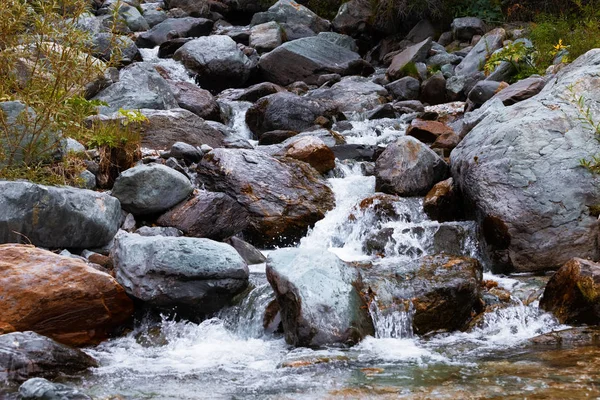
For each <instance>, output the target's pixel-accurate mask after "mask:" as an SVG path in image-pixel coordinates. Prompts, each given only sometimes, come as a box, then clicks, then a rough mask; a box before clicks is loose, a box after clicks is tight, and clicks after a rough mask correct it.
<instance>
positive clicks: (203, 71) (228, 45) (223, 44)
mask: <svg viewBox="0 0 600 400" xmlns="http://www.w3.org/2000/svg"><path fill="white" fill-rule="evenodd" d="M173 58H174V59H175V60H178V61H181V62H182V63H183V65H185V67H186V68H187V69H188V70H190V71H192V72H194V73H195V74H197V75H196V80H197V82H198V83H199V84H200V86H202V87H204V88H206V89H208V90H213V91H217V92H218V91H221V90H223V89H227V88H230V87H239V86H242V85H243V84H244V83H246V81H247V80H248V78H249V77H250V69H251V61H250V59H249V58H248V57H246V55H245V54H244V53H243V52H242V51H241V50H240V49H239V48H238V47H237V45H236V43H235V42H234V41H233V39H231V38H230V37H229V36H225V35H212V36H206V37H201V38H198V39H194V40H191V41H189V42H187V43H186V44H184V45H183V46H181V47H180V48H179V49H178V50H177V51H176V52H175V54H173Z"/></svg>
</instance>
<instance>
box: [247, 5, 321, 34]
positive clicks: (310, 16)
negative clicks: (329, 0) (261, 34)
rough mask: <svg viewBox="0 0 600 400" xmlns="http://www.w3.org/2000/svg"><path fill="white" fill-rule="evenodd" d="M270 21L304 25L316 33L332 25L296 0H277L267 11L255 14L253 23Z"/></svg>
mask: <svg viewBox="0 0 600 400" xmlns="http://www.w3.org/2000/svg"><path fill="white" fill-rule="evenodd" d="M270 21H275V22H279V23H285V24H289V25H304V26H307V27H308V28H310V29H311V30H312V31H313V32H315V33H319V32H323V31H328V30H329V28H330V26H331V24H330V23H329V21H327V20H326V19H323V18H321V17H319V16H318V15H317V14H315V13H314V12H312V11H311V10H309V9H308V8H306V7H305V6H303V5H301V4H298V3H296V2H295V1H294V0H279V1H277V3H275V4H273V5H272V6H271V7H270V8H269V9H268V10H267V11H265V12H259V13H256V14H254V16H253V17H252V22H251V24H252V25H259V24H264V23H266V22H270Z"/></svg>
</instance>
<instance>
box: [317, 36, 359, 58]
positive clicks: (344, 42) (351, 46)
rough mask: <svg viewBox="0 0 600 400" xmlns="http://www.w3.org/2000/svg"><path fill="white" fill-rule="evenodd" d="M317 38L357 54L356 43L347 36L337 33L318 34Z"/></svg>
mask: <svg viewBox="0 0 600 400" xmlns="http://www.w3.org/2000/svg"><path fill="white" fill-rule="evenodd" d="M317 36H318V37H320V38H323V39H325V40H329V41H330V42H331V43H333V44H337V45H338V46H342V47H345V48H347V49H348V50H350V51H353V52H355V53H358V46H357V45H356V41H355V40H354V39H353V38H352V37H350V36H348V35H344V34H341V33H337V32H320V33H319V34H318V35H317Z"/></svg>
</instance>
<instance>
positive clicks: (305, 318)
mask: <svg viewBox="0 0 600 400" xmlns="http://www.w3.org/2000/svg"><path fill="white" fill-rule="evenodd" d="M267 279H268V280H269V283H270V284H271V286H272V287H273V290H274V291H275V294H276V296H277V302H278V303H279V308H280V312H281V322H282V324H283V330H284V333H285V339H286V341H287V342H288V343H289V344H292V345H295V346H322V345H326V344H335V343H344V344H352V343H357V342H358V341H360V340H361V339H362V338H363V337H364V336H366V335H370V334H373V326H372V323H371V319H370V317H369V315H368V312H367V310H366V308H365V307H364V305H363V302H362V300H361V298H360V296H359V293H358V291H357V290H356V289H355V287H354V286H353V284H355V283H356V282H357V280H358V274H357V273H356V271H355V270H354V269H353V268H351V267H350V266H348V265H347V264H346V263H344V262H343V261H342V260H340V259H339V258H338V257H337V256H336V255H334V254H333V253H330V252H328V251H323V252H315V251H314V250H304V249H297V248H289V249H279V250H276V251H274V252H272V253H270V254H269V257H268V259H267Z"/></svg>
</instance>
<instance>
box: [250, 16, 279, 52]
mask: <svg viewBox="0 0 600 400" xmlns="http://www.w3.org/2000/svg"><path fill="white" fill-rule="evenodd" d="M281 43H283V30H282V29H281V26H280V25H279V24H278V23H277V22H275V21H271V22H265V23H264V24H260V25H255V26H253V27H252V30H251V31H250V47H254V48H255V49H256V51H258V52H259V53H264V52H267V51H271V50H273V49H274V48H276V47H278V46H279V45H281Z"/></svg>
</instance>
